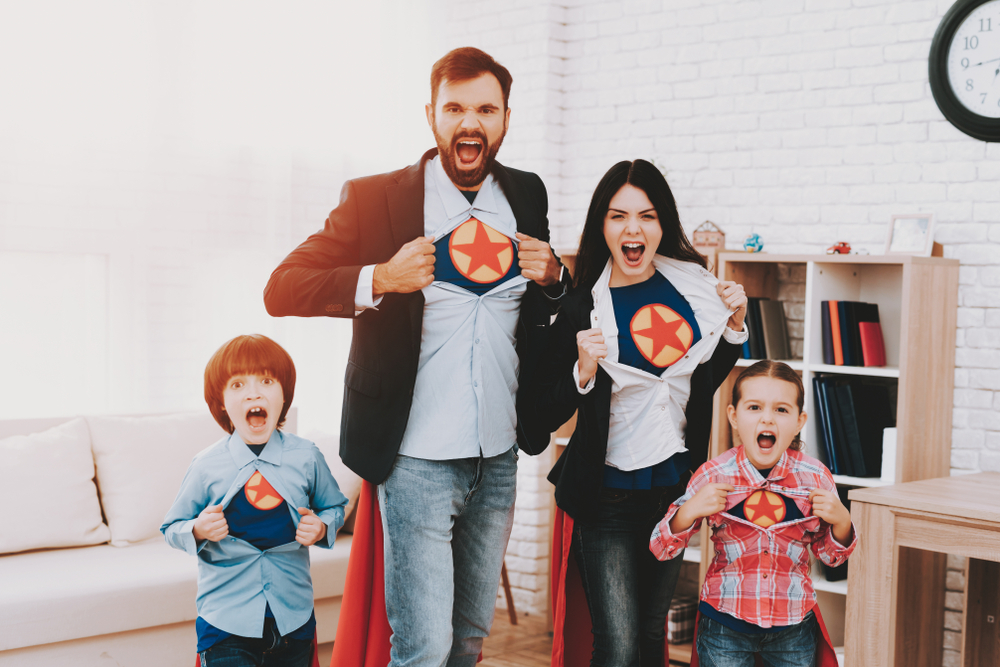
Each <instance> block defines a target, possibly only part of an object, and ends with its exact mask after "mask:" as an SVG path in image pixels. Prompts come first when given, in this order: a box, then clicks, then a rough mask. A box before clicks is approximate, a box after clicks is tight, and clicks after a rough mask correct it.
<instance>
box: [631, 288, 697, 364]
mask: <svg viewBox="0 0 1000 667" xmlns="http://www.w3.org/2000/svg"><path fill="white" fill-rule="evenodd" d="M629 328H630V329H631V331H632V340H633V341H635V346H636V347H637V348H639V352H641V353H642V356H644V357H645V358H646V360H647V361H649V363H651V364H653V365H654V366H656V367H658V368H666V367H667V366H669V365H671V364H673V363H674V362H676V361H677V360H678V359H680V358H681V357H682V356H684V353H685V352H687V351H688V349H690V347H691V341H692V339H693V338H694V331H693V330H692V329H691V325H690V324H688V323H687V320H685V319H684V318H683V317H681V316H680V315H678V314H677V313H676V312H674V310H673V309H672V308H668V307H666V306H664V305H663V304H659V303H654V304H652V305H649V306H643V307H642V308H640V309H639V312H637V313H636V314H635V316H634V317H633V318H632V322H631V324H630V325H629Z"/></svg>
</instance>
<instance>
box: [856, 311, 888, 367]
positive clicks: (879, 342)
mask: <svg viewBox="0 0 1000 667" xmlns="http://www.w3.org/2000/svg"><path fill="white" fill-rule="evenodd" d="M858 329H859V330H860V331H861V354H862V356H863V357H864V360H865V366H885V340H883V338H882V325H881V324H879V323H878V322H858Z"/></svg>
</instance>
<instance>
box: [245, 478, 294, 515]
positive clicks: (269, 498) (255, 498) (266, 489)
mask: <svg viewBox="0 0 1000 667" xmlns="http://www.w3.org/2000/svg"><path fill="white" fill-rule="evenodd" d="M243 491H244V492H245V493H246V495H247V500H248V501H249V502H250V504H251V505H253V506H254V507H256V508H257V509H259V510H273V509H274V508H275V507H277V506H278V505H280V504H281V503H282V502H283V501H284V499H283V498H282V497H281V496H280V495H278V492H277V491H275V490H274V487H273V486H271V484H270V483H269V482H268V481H267V480H266V479H265V478H264V476H263V475H261V474H260V471H259V470H258V471H257V472H255V473H254V474H253V475H252V476H251V477H250V479H248V480H247V483H246V484H244V485H243Z"/></svg>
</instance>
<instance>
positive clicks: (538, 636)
mask: <svg viewBox="0 0 1000 667" xmlns="http://www.w3.org/2000/svg"><path fill="white" fill-rule="evenodd" d="M319 649H320V650H319V664H320V667H328V665H329V664H330V653H331V651H332V650H333V644H332V643H331V644H323V645H321V646H320V647H319ZM690 651H691V649H690V646H687V647H680V646H678V647H671V654H670V657H671V658H673V657H675V655H677V654H678V653H679V654H680V655H683V656H684V658H685V663H686V662H688V661H690V659H691V658H690ZM680 655H677V657H680ZM551 657H552V635H550V634H549V631H548V630H547V629H546V627H545V616H543V615H541V614H537V615H534V614H533V615H524V614H521V615H520V616H518V617H517V625H511V624H510V619H509V618H508V617H507V611H506V610H505V609H498V610H497V613H496V617H495V618H494V621H493V630H492V631H491V632H490V636H489V638H487V640H486V642H485V643H484V644H483V661H482V662H480V663H479V667H549V663H550V661H551ZM671 664H672V665H673V664H675V663H674V662H673V661H671Z"/></svg>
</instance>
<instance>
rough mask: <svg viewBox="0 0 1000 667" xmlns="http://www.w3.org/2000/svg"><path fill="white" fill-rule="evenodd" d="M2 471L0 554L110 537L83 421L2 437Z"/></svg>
mask: <svg viewBox="0 0 1000 667" xmlns="http://www.w3.org/2000/svg"><path fill="white" fill-rule="evenodd" d="M0 470H3V471H5V473H6V477H5V480H4V483H3V484H2V485H0V507H4V508H11V511H5V512H2V513H0V553H12V552H16V551H24V550H27V549H43V548H49V547H72V546H83V545H88V544H100V543H101V542H107V541H108V537H109V536H110V533H109V532H108V527H107V526H106V525H104V521H103V520H102V519H101V505H100V503H99V502H98V499H97V487H96V486H95V485H94V458H93V454H92V452H91V449H90V431H89V430H88V429H87V423H86V422H85V421H84V420H83V419H79V418H78V419H73V420H72V421H69V422H66V423H65V424H61V425H59V426H55V427H53V428H50V429H48V430H45V431H42V432H40V433H33V434H31V435H15V436H11V437H9V438H4V439H2V440H0ZM13 508H17V509H16V510H15V509H13ZM0 627H2V626H0Z"/></svg>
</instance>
